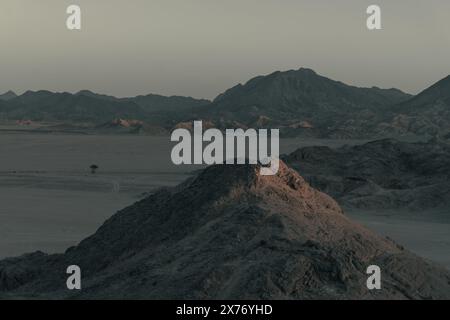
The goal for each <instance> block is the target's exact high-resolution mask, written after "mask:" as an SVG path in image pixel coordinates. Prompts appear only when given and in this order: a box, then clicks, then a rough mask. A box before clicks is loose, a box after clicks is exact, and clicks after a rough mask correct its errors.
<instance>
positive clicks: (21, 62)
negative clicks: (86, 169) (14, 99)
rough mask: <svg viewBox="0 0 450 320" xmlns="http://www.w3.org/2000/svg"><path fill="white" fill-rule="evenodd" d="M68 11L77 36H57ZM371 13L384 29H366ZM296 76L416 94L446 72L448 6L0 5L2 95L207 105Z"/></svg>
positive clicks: (361, 1)
mask: <svg viewBox="0 0 450 320" xmlns="http://www.w3.org/2000/svg"><path fill="white" fill-rule="evenodd" d="M70 4H78V5H80V6H81V9H82V30H81V31H69V30H67V28H66V24H65V22H66V18H67V14H66V8H67V6H68V5H70ZM370 4H378V5H380V6H381V9H382V23H383V30H380V31H369V30H367V28H366V18H367V14H366V8H367V6H368V5H370ZM302 66H303V67H309V68H312V69H314V70H316V71H317V72H318V73H320V74H322V75H325V76H328V77H330V78H333V79H336V80H341V81H344V82H347V83H350V84H354V85H358V86H379V87H397V88H400V89H402V90H405V91H407V92H410V93H417V92H418V91H420V90H421V89H423V88H425V87H427V86H429V85H430V84H432V83H434V82H436V81H437V80H439V79H441V78H443V77H445V76H447V75H448V74H450V1H449V0H427V1H424V0H403V1H402V0H395V1H393V0H370V1H366V0H341V1H334V0H333V1H332V0H327V1H320V0H309V1H304V0H220V1H219V0H123V1H119V0H94V1H93V0H39V1H36V0H0V92H3V91H7V90H9V89H12V90H15V91H16V92H18V93H21V92H23V91H24V90H28V89H31V90H38V89H47V90H53V91H70V92H76V91H78V90H80V89H90V90H93V91H97V92H101V93H107V94H113V95H116V96H132V95H137V94H147V93H159V94H164V95H172V94H178V95H189V96H194V97H205V98H212V97H215V96H216V95H217V94H219V93H220V92H222V91H224V90H225V89H227V88H229V87H231V86H234V85H235V84H237V83H240V82H245V81H247V80H248V79H250V78H252V77H254V76H256V75H260V74H267V73H271V72H273V71H275V70H288V69H298V68H299V67H302Z"/></svg>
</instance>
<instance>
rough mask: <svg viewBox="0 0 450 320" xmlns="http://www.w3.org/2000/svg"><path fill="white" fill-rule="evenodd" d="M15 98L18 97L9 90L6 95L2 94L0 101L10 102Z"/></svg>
mask: <svg viewBox="0 0 450 320" xmlns="http://www.w3.org/2000/svg"><path fill="white" fill-rule="evenodd" d="M15 97H17V95H16V94H15V93H14V92H12V91H11V90H9V91H8V92H5V93H4V94H0V100H3V101H8V100H11V99H14V98H15Z"/></svg>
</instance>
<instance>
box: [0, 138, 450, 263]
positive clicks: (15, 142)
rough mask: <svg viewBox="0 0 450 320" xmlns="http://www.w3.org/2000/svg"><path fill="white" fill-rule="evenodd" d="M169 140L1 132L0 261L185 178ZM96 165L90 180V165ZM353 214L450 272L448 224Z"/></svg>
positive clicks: (66, 240) (82, 233) (49, 246)
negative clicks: (174, 158) (173, 157)
mask: <svg viewBox="0 0 450 320" xmlns="http://www.w3.org/2000/svg"><path fill="white" fill-rule="evenodd" d="M168 141H169V138H168V137H148V136H116V135H109V136H107V135H106V136H87V135H46V134H0V152H1V158H0V258H3V257H7V256H16V255H20V254H23V253H26V252H31V251H36V250H41V251H44V252H49V253H53V252H63V251H64V250H65V249H67V248H68V247H70V246H73V245H76V244H77V243H78V242H79V241H80V240H82V239H83V238H85V237H86V236H88V235H90V234H92V233H93V232H95V230H96V229H97V228H98V227H99V226H100V225H101V224H102V223H103V221H105V219H107V218H108V217H110V216H111V215H112V214H114V213H115V212H116V211H118V210H120V209H122V208H123V207H125V206H127V205H130V204H132V203H134V202H135V201H137V200H138V199H140V198H142V197H143V196H144V194H145V193H148V192H151V191H152V190H154V189H155V188H158V187H161V186H172V185H176V184H178V183H179V182H181V181H183V180H184V179H186V177H187V176H188V175H189V173H190V172H192V171H194V170H197V169H199V167H195V166H182V167H177V166H174V165H172V163H171V160H170V151H171V145H170V144H169V143H168ZM357 142H358V141H332V140H317V139H311V140H304V139H303V140H301V139H286V140H282V141H281V152H282V153H287V152H292V151H294V150H295V149H297V148H299V147H301V146H306V145H329V146H339V145H342V144H345V143H348V144H354V143H357ZM91 164H97V165H98V166H99V167H100V168H99V170H98V173H97V174H95V175H92V174H90V172H89V166H90V165H91ZM350 215H351V216H352V217H353V218H354V219H355V220H357V221H359V222H361V223H362V224H364V225H366V226H367V227H369V228H370V229H373V230H374V231H376V232H379V233H381V234H383V235H386V236H389V237H391V238H392V239H394V240H396V241H397V242H399V243H400V244H402V245H404V246H405V247H406V248H408V249H409V250H411V251H413V252H415V253H417V254H419V255H421V256H423V257H425V258H429V259H433V260H435V261H437V262H439V263H441V264H443V265H445V266H447V267H449V268H450V225H449V224H446V223H441V222H438V221H434V220H430V221H423V220H422V221H418V220H411V219H405V215H404V214H402V217H401V219H398V218H396V217H392V216H390V217H389V216H382V215H374V214H373V213H370V214H369V213H367V212H366V213H365V212H351V213H350Z"/></svg>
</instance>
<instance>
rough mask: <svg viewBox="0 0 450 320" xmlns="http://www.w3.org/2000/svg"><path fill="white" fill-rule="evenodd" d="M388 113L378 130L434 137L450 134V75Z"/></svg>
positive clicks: (387, 133) (389, 133) (385, 132)
mask: <svg viewBox="0 0 450 320" xmlns="http://www.w3.org/2000/svg"><path fill="white" fill-rule="evenodd" d="M388 115H389V116H388V117H387V120H386V121H385V122H383V123H381V124H380V125H379V126H378V127H377V130H376V132H378V133H380V134H383V135H393V134H408V133H409V134H417V135H428V136H433V137H435V136H446V135H448V134H450V76H448V77H446V78H444V79H442V80H440V81H438V82H437V83H435V84H434V85H432V86H431V87H429V88H428V89H426V90H424V91H423V92H421V93H420V94H418V95H417V96H415V97H413V98H412V99H410V100H408V101H406V102H404V103H401V104H399V105H398V106H396V108H395V109H394V110H393V112H390V113H389V114H388Z"/></svg>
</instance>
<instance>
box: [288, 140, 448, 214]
mask: <svg viewBox="0 0 450 320" xmlns="http://www.w3.org/2000/svg"><path fill="white" fill-rule="evenodd" d="M284 160H285V161H286V162H287V163H289V165H291V166H292V167H293V168H295V169H296V170H298V171H299V172H301V173H302V175H303V176H304V177H305V178H306V179H307V180H308V181H309V182H310V183H311V184H312V185H313V186H314V187H315V188H318V189H319V190H321V191H323V192H326V193H327V194H330V195H331V196H332V197H334V198H335V199H337V200H338V201H339V202H340V203H341V204H343V205H345V206H348V207H357V208H364V209H407V210H408V211H409V212H411V211H421V210H423V209H438V208H444V209H445V208H449V207H450V197H449V195H450V182H449V181H450V180H449V178H450V145H448V144H446V143H443V142H439V141H437V140H436V141H429V142H426V143H408V142H400V141H398V140H393V139H385V140H377V141H372V142H369V143H366V144H363V145H358V146H344V147H341V148H338V149H331V148H328V147H305V148H301V149H298V150H296V151H295V152H293V153H291V154H290V155H288V156H286V157H285V158H284ZM448 219H450V217H448Z"/></svg>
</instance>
